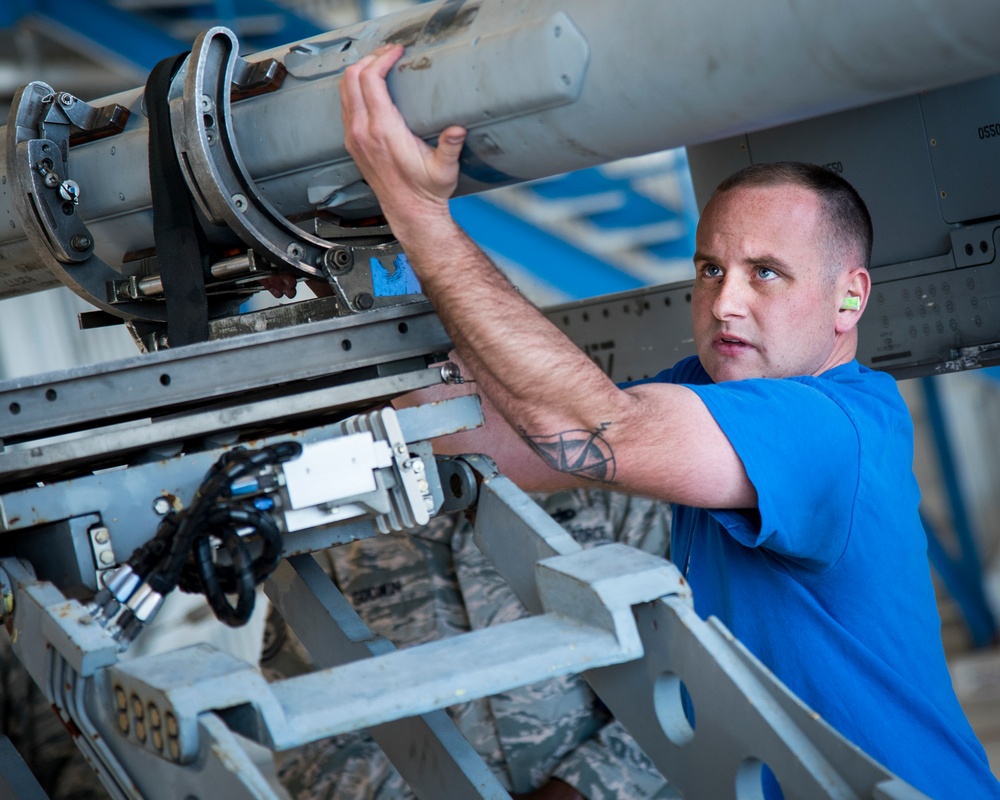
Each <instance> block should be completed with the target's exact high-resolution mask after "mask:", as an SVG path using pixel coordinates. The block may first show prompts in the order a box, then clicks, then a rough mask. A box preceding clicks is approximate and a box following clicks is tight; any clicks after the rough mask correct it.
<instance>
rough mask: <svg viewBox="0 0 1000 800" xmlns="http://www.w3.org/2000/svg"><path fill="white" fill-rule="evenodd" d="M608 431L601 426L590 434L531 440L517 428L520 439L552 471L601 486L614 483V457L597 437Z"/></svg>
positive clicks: (568, 433) (569, 433) (605, 425)
mask: <svg viewBox="0 0 1000 800" xmlns="http://www.w3.org/2000/svg"><path fill="white" fill-rule="evenodd" d="M609 427H610V423H607V422H605V423H602V424H601V426H600V427H599V428H597V429H595V430H592V431H585V430H571V431H562V432H561V433H552V434H547V435H543V436H532V435H531V434H529V433H528V432H527V431H526V430H525V429H524V428H520V431H521V436H522V437H524V440H525V441H526V442H527V443H528V444H529V445H531V449H532V450H534V451H535V452H536V453H538V455H539V456H541V457H542V460H544V461H545V463H546V464H548V465H549V466H550V467H552V469H555V470H558V471H559V472H566V473H569V474H570V475H577V476H579V477H581V478H587V479H588V480H592V481H600V482H601V483H613V482H614V479H615V454H614V451H613V450H612V449H611V445H610V444H608V441H607V439H605V438H604V437H603V436H601V434H602V433H604V431H606V430H607V429H608V428H609Z"/></svg>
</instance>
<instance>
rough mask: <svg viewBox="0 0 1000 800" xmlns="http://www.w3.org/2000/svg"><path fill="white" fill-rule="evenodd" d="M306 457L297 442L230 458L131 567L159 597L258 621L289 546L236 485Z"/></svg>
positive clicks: (166, 521) (228, 618) (227, 617)
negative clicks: (257, 606)
mask: <svg viewBox="0 0 1000 800" xmlns="http://www.w3.org/2000/svg"><path fill="white" fill-rule="evenodd" d="M301 452H302V446H301V445H300V444H299V443H297V442H281V443H279V444H276V445H271V446H269V447H265V448H261V449H260V450H253V451H248V450H245V449H243V448H234V449H233V450H229V451H227V452H226V453H225V454H223V456H222V457H221V458H220V459H219V460H218V461H216V462H215V464H213V465H212V467H211V468H210V469H209V470H208V472H207V473H206V474H205V477H204V479H203V480H202V483H201V485H200V486H199V487H198V490H197V491H196V492H195V496H194V498H193V499H192V502H191V505H190V506H189V507H188V508H186V509H184V510H181V511H171V512H170V513H168V514H167V515H166V516H165V517H164V518H163V520H161V522H160V525H159V527H158V528H157V532H156V536H154V537H153V539H151V540H150V541H148V542H146V543H145V544H144V545H142V546H141V547H139V548H138V549H136V551H135V552H134V553H133V554H132V556H131V557H130V558H129V562H128V563H129V566H130V567H131V568H132V570H133V571H134V572H135V573H136V574H137V575H138V576H139V577H140V578H141V579H142V580H144V581H145V583H147V584H148V585H149V587H150V588H151V589H153V590H154V591H156V592H158V593H159V594H160V595H162V596H166V595H167V594H168V593H170V592H171V591H173V590H174V589H175V588H178V587H179V588H180V589H181V590H182V591H185V592H189V593H200V594H203V595H205V597H206V599H207V600H208V603H209V605H210V606H211V608H212V610H213V612H214V613H215V615H216V617H218V618H219V619H220V620H221V621H222V622H224V623H226V624H227V625H231V626H234V627H236V626H239V625H243V624H244V623H246V622H247V620H249V618H250V615H251V614H252V613H253V609H254V603H255V600H256V593H255V587H256V586H257V584H259V583H262V582H264V581H265V580H267V578H268V577H269V576H270V575H271V573H272V572H274V570H275V569H276V568H277V566H278V564H279V563H280V561H281V555H282V551H283V543H282V540H281V531H280V529H279V527H278V524H277V523H276V522H275V520H274V519H273V518H272V517H271V516H270V515H269V514H268V513H267V512H266V511H264V510H261V509H258V508H257V507H256V506H255V505H254V497H253V495H252V493H251V495H250V496H241V495H240V492H239V489H238V487H237V486H236V484H237V482H238V481H241V480H243V479H246V478H251V479H255V480H256V479H259V478H260V477H261V476H262V474H263V473H264V472H265V470H266V469H267V468H268V467H271V466H273V465H276V464H280V463H283V462H285V461H289V460H291V459H293V458H296V457H297V456H298V455H299V454H300V453H301ZM229 596H233V597H234V598H235V602H234V603H230V601H229Z"/></svg>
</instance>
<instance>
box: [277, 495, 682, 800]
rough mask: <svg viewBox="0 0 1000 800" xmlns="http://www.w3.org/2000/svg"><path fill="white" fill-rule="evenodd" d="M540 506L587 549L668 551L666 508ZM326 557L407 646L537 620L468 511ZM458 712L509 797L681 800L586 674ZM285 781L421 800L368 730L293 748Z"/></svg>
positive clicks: (570, 501)
mask: <svg viewBox="0 0 1000 800" xmlns="http://www.w3.org/2000/svg"><path fill="white" fill-rule="evenodd" d="M538 500H539V502H540V504H541V505H542V506H543V507H544V508H545V510H546V511H548V512H549V514H551V516H552V517H553V518H554V519H555V520H556V521H557V522H559V523H560V524H562V525H563V527H564V528H565V529H566V530H567V531H568V532H569V533H570V534H571V535H572V536H573V537H574V538H575V539H576V540H577V541H578V542H579V543H580V544H581V545H582V546H584V547H592V546H595V545H601V544H606V543H609V542H623V543H625V544H629V545H632V546H633V547H636V548H639V549H641V550H645V551H647V552H650V553H654V554H656V555H665V554H666V551H667V546H668V541H669V510H668V507H667V506H666V505H664V504H661V503H655V502H652V501H649V500H644V499H641V498H635V497H627V496H625V495H617V494H612V493H608V492H603V491H582V490H581V491H576V492H563V493H559V494H555V495H550V496H548V497H542V498H538ZM328 558H329V571H330V573H331V575H332V577H333V578H334V580H335V581H336V582H337V584H338V585H339V586H340V588H341V590H342V591H343V592H344V594H345V596H346V597H347V598H348V599H349V600H350V601H351V602H352V604H353V605H354V607H355V609H356V610H357V612H358V614H359V615H360V616H361V617H362V619H363V620H364V621H365V623H366V624H367V625H368V626H369V627H370V628H371V629H372V630H373V631H375V632H376V633H378V634H381V635H382V636H385V637H386V638H388V639H390V640H391V641H393V642H394V643H395V644H396V645H397V646H399V647H407V646H412V645H415V644H419V643H421V642H427V641H432V640H435V639H441V638H443V637H446V636H452V635H455V634H458V633H464V632H466V631H469V630H477V629H481V628H485V627H487V626H489V625H493V624H497V623H503V622H508V621H511V620H515V619H519V618H521V617H524V616H526V615H527V614H528V612H527V610H526V609H525V608H524V606H522V605H521V603H520V602H519V601H518V600H517V598H516V597H515V596H514V594H513V592H511V590H510V588H509V587H508V586H507V584H506V583H505V582H504V581H503V579H501V578H500V576H499V575H498V574H497V573H496V571H495V570H494V569H493V567H492V566H491V565H490V564H489V562H488V561H487V559H486V558H485V557H484V556H483V555H482V553H481V552H480V551H479V549H478V547H477V546H476V545H475V543H474V542H473V539H472V526H471V525H470V524H469V523H468V522H467V521H466V520H465V519H464V517H462V516H460V515H459V516H456V517H438V518H435V519H434V520H432V521H431V524H430V525H428V526H427V527H426V528H424V529H421V530H419V531H416V532H413V533H407V534H398V535H389V536H378V537H375V538H371V539H365V540H362V541H359V542H355V543H354V544H351V545H348V546H344V547H338V548H334V549H332V550H330V551H328ZM449 713H450V714H451V716H452V718H453V719H454V720H455V722H456V724H457V725H458V727H459V729H460V730H461V731H462V733H463V734H464V735H465V737H466V738H467V739H468V740H469V742H470V743H471V744H472V745H473V746H474V747H475V749H476V750H477V751H478V752H479V753H480V755H481V756H482V757H483V759H484V760H485V762H486V763H487V765H488V766H489V767H490V769H491V770H492V771H493V773H494V774H495V775H496V776H497V777H498V779H499V780H500V782H501V783H503V784H504V786H505V787H507V788H508V790H511V791H516V792H526V791H530V790H531V789H535V788H538V787H539V786H541V785H542V784H544V783H545V782H546V781H547V780H548V779H549V778H550V777H557V778H560V779H561V780H563V781H565V782H566V783H568V784H570V785H571V786H573V787H575V788H576V789H577V791H579V792H580V793H581V794H583V795H584V796H586V797H588V798H590V800H603V798H607V799H608V800H630V798H672V797H675V796H676V795H675V794H674V792H673V791H672V790H670V789H669V787H667V785H666V782H665V780H664V779H663V777H662V776H661V775H660V774H659V773H658V772H657V771H656V769H655V768H654V767H653V765H652V763H651V762H650V760H649V759H648V758H647V757H646V756H645V754H643V753H642V751H641V750H640V749H639V747H638V746H637V745H636V743H635V742H634V741H633V739H632V738H631V737H630V736H629V734H628V733H627V732H626V731H625V729H624V728H623V727H622V726H621V725H620V724H618V723H617V722H615V721H614V720H612V719H611V717H610V715H609V714H608V712H607V709H606V708H605V707H604V706H603V705H602V704H601V702H600V700H599V699H598V698H597V697H596V696H595V695H594V694H593V692H591V690H590V688H589V686H588V685H587V683H586V682H585V681H584V680H583V679H582V678H580V677H579V676H575V675H572V676H567V677H564V678H559V679H557V680H551V681H545V682H543V683H537V684H534V685H531V686H526V687H523V688H520V689H515V690H513V691H510V692H503V693H501V694H499V695H495V696H493V697H489V698H485V699H482V700H477V701H473V702H471V703H467V704H464V705H461V706H456V707H453V708H451V709H449ZM279 776H280V777H281V780H282V782H283V783H284V784H285V785H286V786H287V787H288V788H289V790H290V792H291V794H292V795H293V797H294V798H295V799H296V800H387V799H388V798H392V800H398V799H399V798H411V797H413V794H412V792H411V791H410V789H409V788H408V787H407V786H406V785H405V783H404V782H403V781H402V779H401V778H400V776H399V774H398V773H397V772H396V771H395V769H394V768H393V767H392V765H391V764H390V763H389V762H388V760H387V759H386V758H385V756H384V755H383V754H382V752H381V750H379V748H378V746H377V745H376V744H375V743H374V742H373V741H372V740H371V738H370V737H368V736H367V734H365V733H363V732H358V733H353V734H347V735H343V736H337V737H334V738H332V739H329V740H325V741H323V742H318V743H315V744H313V745H308V746H306V747H304V748H301V749H299V750H297V751H295V752H294V753H292V754H291V755H290V756H288V757H286V759H285V760H284V762H283V764H281V766H280V769H279Z"/></svg>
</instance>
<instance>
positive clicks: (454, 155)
mask: <svg viewBox="0 0 1000 800" xmlns="http://www.w3.org/2000/svg"><path fill="white" fill-rule="evenodd" d="M465 136H466V131H465V128H460V127H459V126H458V125H452V126H451V127H449V128H445V129H444V131H442V133H441V135H440V136H439V137H438V145H437V154H436V157H437V159H438V161H439V162H440V163H441V164H442V166H444V165H448V166H450V165H452V164H454V163H456V162H457V161H458V158H459V156H460V155H461V154H462V147H463V146H464V145H465Z"/></svg>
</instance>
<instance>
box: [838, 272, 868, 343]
mask: <svg viewBox="0 0 1000 800" xmlns="http://www.w3.org/2000/svg"><path fill="white" fill-rule="evenodd" d="M846 277H847V280H846V281H843V282H841V283H840V286H841V287H843V294H842V296H841V301H840V310H839V311H838V312H837V321H836V323H835V324H836V329H837V333H847V332H848V331H850V330H852V329H853V328H855V327H856V326H857V324H858V321H859V320H860V319H861V315H862V314H863V313H864V310H865V306H867V305H868V297H869V295H870V294H871V290H872V279H871V275H869V274H868V270H866V269H863V268H861V267H859V268H857V269H854V270H851V272H850V273H849V274H848V275H847V276H846Z"/></svg>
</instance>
